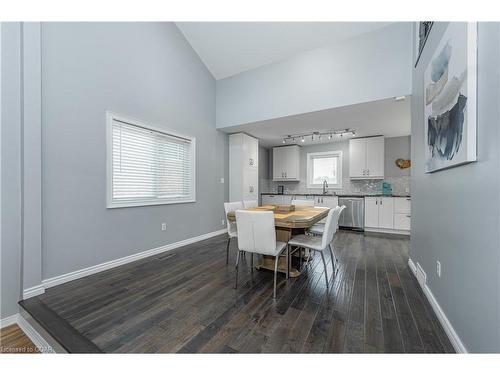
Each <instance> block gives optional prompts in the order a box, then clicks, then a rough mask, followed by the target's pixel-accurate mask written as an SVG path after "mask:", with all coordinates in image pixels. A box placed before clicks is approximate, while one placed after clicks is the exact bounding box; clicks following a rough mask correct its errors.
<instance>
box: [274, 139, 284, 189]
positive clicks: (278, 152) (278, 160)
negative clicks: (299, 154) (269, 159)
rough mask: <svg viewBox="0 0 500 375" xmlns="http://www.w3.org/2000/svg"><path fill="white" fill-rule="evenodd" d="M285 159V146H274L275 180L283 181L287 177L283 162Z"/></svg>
mask: <svg viewBox="0 0 500 375" xmlns="http://www.w3.org/2000/svg"><path fill="white" fill-rule="evenodd" d="M284 160H285V157H284V152H283V147H274V148H273V180H275V181H283V179H284V178H285V169H284V167H283V162H284Z"/></svg>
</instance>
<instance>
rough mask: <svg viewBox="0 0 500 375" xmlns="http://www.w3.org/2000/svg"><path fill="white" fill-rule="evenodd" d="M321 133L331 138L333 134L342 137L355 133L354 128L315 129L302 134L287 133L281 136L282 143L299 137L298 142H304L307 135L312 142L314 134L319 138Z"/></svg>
mask: <svg viewBox="0 0 500 375" xmlns="http://www.w3.org/2000/svg"><path fill="white" fill-rule="evenodd" d="M323 135H324V136H328V139H329V140H332V138H333V136H334V135H338V136H340V137H341V138H343V137H344V135H347V136H353V137H354V136H355V135H356V133H355V131H354V130H351V129H342V130H330V131H327V132H319V131H316V132H310V133H303V134H293V135H287V136H285V137H283V140H282V143H283V144H286V143H287V142H288V141H290V143H295V140H296V139H297V138H300V142H302V143H304V142H305V141H306V138H307V137H309V136H310V137H311V141H312V142H313V141H314V136H317V137H316V139H317V140H321V138H322V136H323Z"/></svg>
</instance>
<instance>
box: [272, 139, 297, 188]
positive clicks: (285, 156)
mask: <svg viewBox="0 0 500 375" xmlns="http://www.w3.org/2000/svg"><path fill="white" fill-rule="evenodd" d="M273 180H274V181H299V180H300V147H299V146H297V145H293V146H284V147H274V148H273Z"/></svg>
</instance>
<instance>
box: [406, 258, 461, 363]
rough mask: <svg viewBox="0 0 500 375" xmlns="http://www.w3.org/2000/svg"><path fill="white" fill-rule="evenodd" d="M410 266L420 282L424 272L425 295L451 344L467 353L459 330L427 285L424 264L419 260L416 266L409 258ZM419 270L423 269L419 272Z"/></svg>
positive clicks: (423, 288)
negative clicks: (452, 323)
mask: <svg viewBox="0 0 500 375" xmlns="http://www.w3.org/2000/svg"><path fill="white" fill-rule="evenodd" d="M408 266H409V267H410V269H411V270H412V272H413V274H414V275H415V277H416V278H417V280H419V279H420V280H419V283H420V284H421V283H422V276H420V275H419V273H420V272H423V275H424V277H423V285H422V290H423V291H424V294H425V296H426V297H427V300H428V301H429V303H430V305H431V306H432V309H433V310H434V313H435V314H436V316H437V318H438V320H439V322H440V323H441V325H442V326H443V329H444V331H445V332H446V335H447V336H448V338H449V339H450V342H451V344H452V345H453V348H454V349H455V351H456V352H457V353H467V352H468V351H467V348H466V347H465V345H464V344H463V342H462V340H461V339H460V336H458V334H457V332H456V331H455V329H454V328H453V326H452V325H451V323H450V321H449V320H448V317H447V316H446V314H445V313H444V311H443V309H442V308H441V306H439V303H438V301H437V300H436V297H434V294H432V291H431V289H430V288H429V286H428V285H427V278H426V277H425V272H424V270H423V268H422V266H421V265H420V264H419V263H418V262H417V265H416V266H415V263H414V262H413V260H412V259H411V258H410V259H408ZM419 270H421V271H420V272H419Z"/></svg>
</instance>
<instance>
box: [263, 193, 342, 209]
mask: <svg viewBox="0 0 500 375" xmlns="http://www.w3.org/2000/svg"><path fill="white" fill-rule="evenodd" d="M294 199H310V200H311V201H312V200H314V206H316V207H330V208H335V207H337V206H338V204H339V198H338V197H333V196H329V197H324V196H310V195H309V196H306V195H288V194H274V195H267V194H265V195H262V204H263V205H268V204H271V205H272V204H274V205H276V204H292V200H294Z"/></svg>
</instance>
